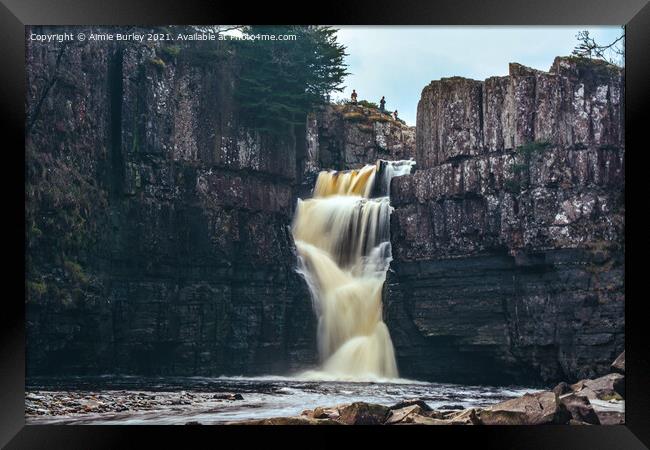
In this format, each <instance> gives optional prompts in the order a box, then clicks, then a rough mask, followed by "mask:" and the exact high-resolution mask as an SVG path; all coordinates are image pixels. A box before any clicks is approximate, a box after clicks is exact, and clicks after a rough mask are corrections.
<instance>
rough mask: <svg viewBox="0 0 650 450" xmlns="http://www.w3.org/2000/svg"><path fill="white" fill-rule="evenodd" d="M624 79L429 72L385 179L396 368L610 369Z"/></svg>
mask: <svg viewBox="0 0 650 450" xmlns="http://www.w3.org/2000/svg"><path fill="white" fill-rule="evenodd" d="M623 134H624V133H623V74H622V72H621V71H620V70H619V69H618V68H616V67H614V66H611V65H608V64H606V63H603V62H599V61H594V60H583V59H575V58H556V60H555V61H554V63H553V65H552V67H551V69H550V71H549V72H542V71H537V70H533V69H529V68H526V67H523V66H520V65H518V64H511V66H510V74H509V75H508V76H505V77H493V78H489V79H487V80H485V81H483V82H481V81H474V80H468V79H463V78H457V77H455V78H447V79H442V80H439V81H434V82H432V83H431V84H430V85H429V86H427V87H425V88H424V90H423V91H422V97H421V100H420V102H419V104H418V116H417V136H416V154H417V156H416V160H417V164H418V166H417V167H418V170H417V171H416V172H415V173H414V174H413V175H408V176H404V177H400V178H396V179H394V180H393V182H392V190H391V201H392V203H393V205H394V206H395V211H394V213H393V215H392V225H391V227H392V229H391V241H392V245H393V256H394V261H393V263H392V265H391V268H392V271H389V277H388V280H387V284H386V286H385V291H386V292H385V300H384V305H385V314H386V321H387V324H388V327H389V329H390V331H391V335H392V336H393V341H394V343H395V347H396V354H397V358H398V366H399V369H400V373H401V374H402V375H403V376H406V377H408V376H411V377H416V378H417V377H420V378H428V379H437V380H448V381H472V382H482V381H495V382H504V381H506V380H511V381H533V380H539V381H550V380H560V379H568V380H572V379H573V380H575V379H578V378H587V377H593V376H596V375H599V374H601V373H605V372H607V370H608V367H609V364H610V362H611V360H612V359H613V358H614V357H616V355H618V354H619V353H620V352H621V351H622V350H623V343H624V334H623V333H624V298H623V297H624V291H623V274H624V266H623V264H624V260H623V245H624V209H625V207H624V198H623V188H624V141H623V138H624V135H623Z"/></svg>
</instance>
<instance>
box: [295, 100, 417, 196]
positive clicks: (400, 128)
mask: <svg viewBox="0 0 650 450" xmlns="http://www.w3.org/2000/svg"><path fill="white" fill-rule="evenodd" d="M409 158H415V127H409V126H407V125H405V124H403V123H402V122H399V121H397V120H394V119H393V118H392V117H391V116H390V115H389V114H382V113H380V112H379V110H376V109H374V108H368V107H363V106H355V105H327V106H324V107H322V108H319V109H317V110H316V111H314V113H312V114H311V115H310V116H309V117H308V119H307V143H306V151H305V154H304V161H303V162H302V167H303V184H304V187H305V189H304V190H305V192H306V193H307V192H309V190H308V189H311V188H312V187H313V185H314V182H315V179H316V176H317V175H318V172H320V171H321V170H330V169H334V170H346V169H358V168H360V167H363V166H365V165H366V164H374V163H375V162H376V161H377V160H378V159H386V160H400V159H409Z"/></svg>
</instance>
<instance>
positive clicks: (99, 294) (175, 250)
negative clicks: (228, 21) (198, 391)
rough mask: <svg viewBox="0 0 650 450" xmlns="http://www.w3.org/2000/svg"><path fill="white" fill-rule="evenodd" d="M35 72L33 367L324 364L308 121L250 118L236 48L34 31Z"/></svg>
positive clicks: (205, 369) (30, 58)
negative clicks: (308, 242) (58, 38)
mask: <svg viewBox="0 0 650 450" xmlns="http://www.w3.org/2000/svg"><path fill="white" fill-rule="evenodd" d="M73 31H74V30H73ZM85 31H86V30H85ZM96 31H99V30H96ZM27 68H28V70H27V75H28V83H27V84H28V99H27V115H28V123H27V127H28V131H27V155H26V158H27V167H28V178H27V184H26V190H27V204H26V206H27V217H26V219H27V224H28V230H27V238H28V243H27V245H28V248H27V253H28V274H27V338H28V340H27V356H28V363H27V371H28V375H36V374H42V373H48V374H52V373H79V374H83V373H90V372H93V373H96V372H99V373H101V372H112V373H114V372H129V373H162V374H187V375H199V374H213V375H218V374H242V373H246V374H252V373H269V372H282V373H286V372H287V371H291V370H293V369H297V368H299V367H304V366H306V365H308V364H310V363H312V362H313V361H314V358H315V357H316V355H317V352H316V348H315V343H314V340H315V336H316V331H315V324H314V315H313V313H312V310H311V304H310V300H309V294H308V291H307V288H306V286H305V283H304V281H303V280H302V279H301V278H300V277H299V276H298V275H297V274H296V273H295V271H294V268H295V264H296V259H295V258H296V257H295V253H294V247H293V242H292V238H291V234H290V232H289V229H288V226H289V224H290V221H291V218H292V211H293V208H294V197H295V196H294V188H295V185H296V183H297V175H298V173H297V163H298V161H299V160H301V156H300V155H301V154H302V153H304V144H303V142H304V130H302V131H300V130H298V131H297V133H296V135H294V136H287V137H286V138H268V137H262V136H260V135H259V134H257V133H255V132H253V131H251V130H247V129H245V128H242V127H240V126H239V124H238V123H239V117H238V112H237V105H236V104H235V102H234V101H233V86H234V83H235V82H236V81H235V80H236V76H235V75H234V74H235V70H236V64H233V61H232V58H231V57H230V56H228V54H227V53H226V52H224V54H223V55H221V56H220V57H219V60H218V64H213V65H205V64H202V63H200V62H197V60H196V58H193V55H192V48H190V47H187V48H184V47H176V46H174V47H170V46H165V45H163V44H156V45H145V44H137V43H132V42H128V43H126V42H101V43H94V44H93V43H87V44H82V45H79V44H78V43H59V44H56V43H53V44H48V45H44V44H37V43H32V42H30V41H28V46H27ZM296 142H298V144H296Z"/></svg>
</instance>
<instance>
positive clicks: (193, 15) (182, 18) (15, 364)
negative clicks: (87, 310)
mask: <svg viewBox="0 0 650 450" xmlns="http://www.w3.org/2000/svg"><path fill="white" fill-rule="evenodd" d="M290 10H292V11H293V12H290ZM299 10H300V11H301V12H302V14H303V15H301V16H298V11H299ZM183 23H184V24H215V23H218V24H229V23H320V24H337V25H352V24H355V25H365V24H393V25H406V24H417V25H443V24H444V25H622V24H625V25H626V68H625V76H626V80H625V83H626V87H625V126H626V134H625V136H626V147H627V148H628V149H632V151H633V161H634V156H635V155H636V154H638V153H639V151H640V150H641V148H643V145H642V144H641V139H642V137H643V135H644V131H645V130H644V128H645V127H647V125H646V124H647V123H648V121H647V113H646V110H647V109H648V108H647V105H648V99H649V98H650V97H649V91H650V84H649V83H648V80H650V58H648V54H647V51H648V49H649V48H650V46H649V45H648V44H649V40H648V34H649V30H650V4H648V3H647V0H625V1H622V0H596V1H589V0H547V1H543V2H526V1H520V0H501V1H498V2H497V1H476V2H472V1H470V0H445V1H436V2H433V1H429V2H424V1H420V2H415V1H410V0H402V1H400V2H395V1H392V2H391V1H386V0H381V1H380V0H374V1H357V2H354V3H352V2H343V1H330V2H323V3H322V4H320V5H318V7H314V6H313V5H312V6H309V7H308V5H304V7H303V8H298V6H297V5H294V6H288V4H285V5H283V4H280V3H278V2H265V3H262V4H259V5H255V6H253V5H252V4H251V3H249V2H227V3H226V2H221V1H219V2H216V1H214V2H203V1H200V0H183V1H178V0H164V1H161V0H158V1H151V0H147V1H138V2H136V1H133V0H114V1H110V2H108V1H101V0H59V1H48V0H2V4H0V48H1V50H0V55H2V62H3V64H2V65H3V67H2V70H1V71H0V77H1V79H0V97H1V98H2V101H1V103H0V104H1V105H2V113H3V114H2V119H3V122H4V123H5V125H7V133H6V134H5V136H4V139H3V142H4V144H5V145H3V148H4V151H3V159H2V161H3V162H4V163H5V164H4V173H3V176H2V177H1V178H2V183H3V190H2V192H3V193H4V196H3V197H4V199H5V202H4V204H5V206H7V204H9V205H8V206H10V208H11V210H12V211H11V212H12V213H11V214H6V215H5V216H6V217H5V218H4V220H3V222H4V224H5V226H7V227H8V229H9V230H11V235H6V237H5V240H4V241H5V247H9V249H10V250H11V256H9V255H7V257H6V258H5V262H6V263H7V264H6V265H5V268H4V269H3V271H4V273H5V280H6V281H5V283H6V285H5V289H4V293H5V295H4V297H5V298H4V304H3V308H2V313H1V314H0V320H1V321H2V324H1V326H0V333H2V339H1V344H0V417H1V419H0V445H7V448H66V449H69V448H121V447H124V448H127V447H130V446H136V445H138V446H140V445H141V444H147V445H150V446H152V445H155V444H159V443H163V444H167V445H169V444H170V443H172V442H174V441H175V440H176V439H178V438H179V437H181V438H182V439H183V443H184V447H187V446H188V442H189V440H190V438H192V439H194V438H201V439H208V440H209V441H210V442H212V443H214V444H215V445H217V444H218V443H225V442H226V440H225V435H229V436H228V437H231V438H236V439H241V440H248V439H250V438H251V437H252V435H253V433H252V432H251V431H254V432H255V434H258V433H266V434H269V435H271V434H272V435H274V436H275V435H279V434H282V435H284V442H287V443H291V442H296V443H300V442H302V444H303V445H309V446H311V444H309V443H307V442H306V441H304V440H303V439H301V438H302V437H301V436H299V434H300V433H303V434H304V433H307V434H312V433H318V434H328V435H329V434H335V435H338V437H337V438H336V439H345V437H344V436H349V435H350V432H353V433H354V434H355V436H358V435H359V433H361V434H364V435H368V434H370V433H372V434H373V435H374V437H375V438H377V439H379V440H383V439H384V438H385V437H387V434H391V435H393V434H397V435H401V434H402V433H404V436H399V437H398V439H400V440H401V441H402V444H406V445H413V443H414V442H416V441H414V440H412V439H413V438H411V436H413V435H414V434H415V435H418V436H417V437H416V439H425V440H428V439H435V441H430V442H431V444H432V445H433V443H438V442H440V441H439V439H440V438H441V437H444V438H446V439H453V440H454V442H455V444H454V445H455V446H458V445H459V444H460V445H461V448H462V446H463V445H464V444H469V443H472V442H473V443H476V444H477V445H480V448H526V449H534V448H572V449H580V448H588V449H628V448H629V449H636V448H639V449H640V448H646V446H650V426H649V425H650V412H649V411H650V394H649V390H648V381H649V380H650V370H649V369H650V358H649V357H648V344H647V343H646V341H645V336H644V327H645V323H644V322H645V321H646V320H647V319H646V317H647V316H645V315H644V314H643V313H642V308H643V300H644V299H643V297H641V296H636V297H633V296H632V295H631V291H630V284H629V281H630V280H629V271H630V266H631V265H630V264H629V262H628V258H629V248H628V247H629V245H627V242H629V227H628V226H627V224H629V223H630V222H631V220H630V218H629V217H627V218H626V233H627V236H628V237H627V241H626V249H625V254H626V268H627V270H626V274H625V292H626V300H627V301H626V308H625V309H626V317H625V321H626V329H625V333H626V346H625V348H626V359H627V368H626V393H627V395H626V398H627V401H626V424H625V425H624V426H622V425H621V426H600V427H571V426H549V427H415V428H414V427H406V428H404V427H392V428H390V431H389V430H388V428H389V427H386V428H382V429H381V430H377V429H376V428H373V429H370V428H363V427H362V429H360V428H359V427H353V428H354V429H352V428H348V427H341V428H339V427H335V428H337V430H327V431H328V433H323V430H322V428H323V427H311V429H307V428H305V427H298V428H291V427H266V428H264V429H262V428H254V427H253V428H242V427H205V426H203V427H160V426H155V427H139V426H126V427H125V426H120V427H110V426H102V427H92V426H67V427H57V426H25V419H24V400H25V399H24V384H25V379H24V377H25V355H24V351H25V324H24V317H25V315H24V298H25V297H24V282H22V281H21V279H24V269H25V265H24V250H25V248H24V244H21V237H20V236H19V235H20V233H22V236H23V237H24V236H25V234H24V233H25V230H24V208H25V193H24V174H25V170H24V169H25V167H24V166H25V164H24V118H25V115H24V110H25V99H24V93H25V56H24V46H25V34H24V26H25V25H45V24H49V25H113V24H114V25H126V24H141V25H149V24H183ZM644 113H646V114H644ZM636 144H638V145H636ZM645 146H647V143H646V144H645ZM636 147H639V149H638V150H637V149H636ZM631 166H632V165H631V164H629V162H628V163H627V164H626V165H625V167H626V180H630V174H629V173H627V172H628V171H629V170H632V168H631ZM19 167H22V168H23V170H22V171H21V170H19ZM641 167H643V166H642V165H640V166H639V165H638V164H637V169H639V168H641ZM21 190H22V194H21ZM630 194H632V197H633V198H636V197H641V196H642V195H643V193H637V192H635V191H634V190H632V189H631V188H629V187H628V185H627V184H626V200H628V201H626V204H627V214H628V215H629V213H630V209H629V204H630V202H629V198H630ZM639 201H642V200H641V199H639ZM634 209H635V208H633V210H634ZM640 252H641V250H636V249H634V251H633V253H640ZM21 258H22V261H23V264H22V265H21V264H19V263H18V261H21ZM14 272H15V273H14ZM9 286H10V287H11V288H12V289H7V287H9ZM315 428H319V429H318V430H316V429H315ZM405 430H408V431H405ZM285 433H287V434H285ZM430 433H433V436H428V435H429V434H430ZM179 434H180V435H182V436H179ZM424 434H426V435H427V436H424ZM407 436H408V439H409V440H408V441H404V440H403V439H404V438H407ZM257 437H258V438H259V436H257ZM305 439H311V438H309V437H306V436H305ZM282 442H283V441H281V440H278V441H277V443H278V444H281V443H282ZM421 442H426V441H421ZM319 443H320V442H319Z"/></svg>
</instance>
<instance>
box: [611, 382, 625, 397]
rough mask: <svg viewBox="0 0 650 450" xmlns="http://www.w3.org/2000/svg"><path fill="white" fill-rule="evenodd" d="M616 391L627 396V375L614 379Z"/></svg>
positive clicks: (622, 395)
mask: <svg viewBox="0 0 650 450" xmlns="http://www.w3.org/2000/svg"><path fill="white" fill-rule="evenodd" d="M613 387H614V391H615V392H616V393H617V394H618V395H620V396H621V397H622V398H625V377H621V378H618V379H617V380H615V381H614V386H613Z"/></svg>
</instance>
